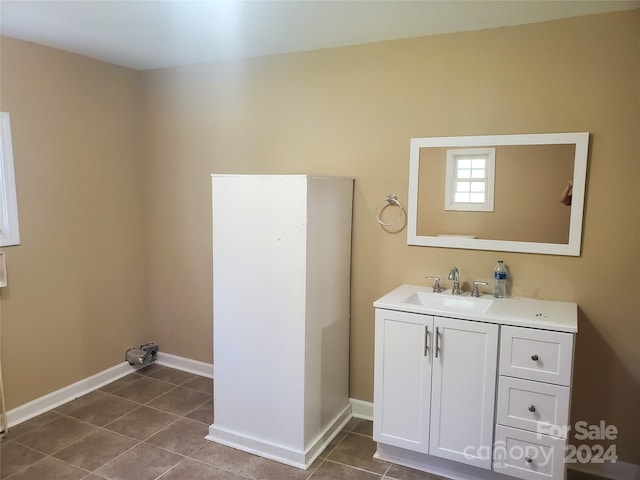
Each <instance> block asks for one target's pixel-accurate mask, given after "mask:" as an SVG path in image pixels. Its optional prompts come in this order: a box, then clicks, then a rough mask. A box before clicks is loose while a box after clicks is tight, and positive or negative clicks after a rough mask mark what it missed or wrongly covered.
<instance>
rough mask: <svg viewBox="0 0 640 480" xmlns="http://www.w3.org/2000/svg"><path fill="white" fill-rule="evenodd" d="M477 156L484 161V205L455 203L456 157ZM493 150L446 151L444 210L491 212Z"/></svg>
mask: <svg viewBox="0 0 640 480" xmlns="http://www.w3.org/2000/svg"><path fill="white" fill-rule="evenodd" d="M468 156H478V157H483V158H485V159H486V164H485V165H486V167H485V168H486V181H485V201H484V203H470V202H456V201H455V185H454V184H455V179H456V175H455V166H456V158H457V157H468ZM495 163H496V149H495V148H454V149H450V150H447V169H446V185H445V192H444V209H445V210H457V211H464V212H493V199H494V180H495Z"/></svg>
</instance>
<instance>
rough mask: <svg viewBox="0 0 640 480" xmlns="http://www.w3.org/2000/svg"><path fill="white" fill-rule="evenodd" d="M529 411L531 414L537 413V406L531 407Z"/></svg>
mask: <svg viewBox="0 0 640 480" xmlns="http://www.w3.org/2000/svg"><path fill="white" fill-rule="evenodd" d="M529 411H530V412H531V413H533V412H535V411H536V406H535V405H529Z"/></svg>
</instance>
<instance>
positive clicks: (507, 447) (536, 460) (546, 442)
mask: <svg viewBox="0 0 640 480" xmlns="http://www.w3.org/2000/svg"><path fill="white" fill-rule="evenodd" d="M565 446H566V440H564V439H562V438H555V437H548V436H546V435H537V434H535V433H533V432H527V431H525V430H519V429H517V428H510V427H503V426H502V425H497V426H496V443H495V447H494V452H493V469H494V471H495V472H498V473H503V474H506V475H511V476H514V477H517V478H520V479H523V480H539V479H553V480H562V479H564V474H565V463H564V451H565Z"/></svg>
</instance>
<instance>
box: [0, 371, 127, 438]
mask: <svg viewBox="0 0 640 480" xmlns="http://www.w3.org/2000/svg"><path fill="white" fill-rule="evenodd" d="M134 371H135V368H134V367H132V366H131V365H129V364H128V363H127V362H123V363H120V364H118V365H115V366H113V367H111V368H107V369H106V370H103V371H102V372H98V373H96V374H95V375H91V376H90V377H87V378H85V379H83V380H80V381H78V382H76V383H73V384H71V385H68V386H66V387H63V388H61V389H60V390H56V391H55V392H51V393H49V394H47V395H44V396H42V397H39V398H36V399H35V400H32V401H30V402H28V403H25V404H24V405H20V406H19V407H16V408H13V409H11V410H9V411H8V412H7V424H8V425H9V428H11V427H14V426H16V425H18V424H19V423H22V422H25V421H27V420H29V419H31V418H33V417H37V416H38V415H41V414H43V413H45V412H48V411H49V410H51V409H53V408H56V407H59V406H60V405H62V404H64V403H67V402H69V401H71V400H73V399H74V398H78V397H81V396H82V395H85V394H87V393H89V392H92V391H94V390H97V389H99V388H100V387H103V386H104V385H107V384H108V383H111V382H114V381H116V380H118V379H120V378H122V377H124V376H126V375H129V374H130V373H132V372H134Z"/></svg>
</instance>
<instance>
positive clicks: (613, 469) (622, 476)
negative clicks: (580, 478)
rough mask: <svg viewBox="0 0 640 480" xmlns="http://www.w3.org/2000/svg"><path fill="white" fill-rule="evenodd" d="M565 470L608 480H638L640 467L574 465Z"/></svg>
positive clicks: (600, 464)
mask: <svg viewBox="0 0 640 480" xmlns="http://www.w3.org/2000/svg"><path fill="white" fill-rule="evenodd" d="M567 468H569V469H570V470H576V471H578V472H583V473H588V474H591V475H595V476H596V477H602V478H606V479H608V480H634V479H635V480H640V465H636V464H635V463H629V462H616V463H611V462H606V463H575V464H571V465H567Z"/></svg>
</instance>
